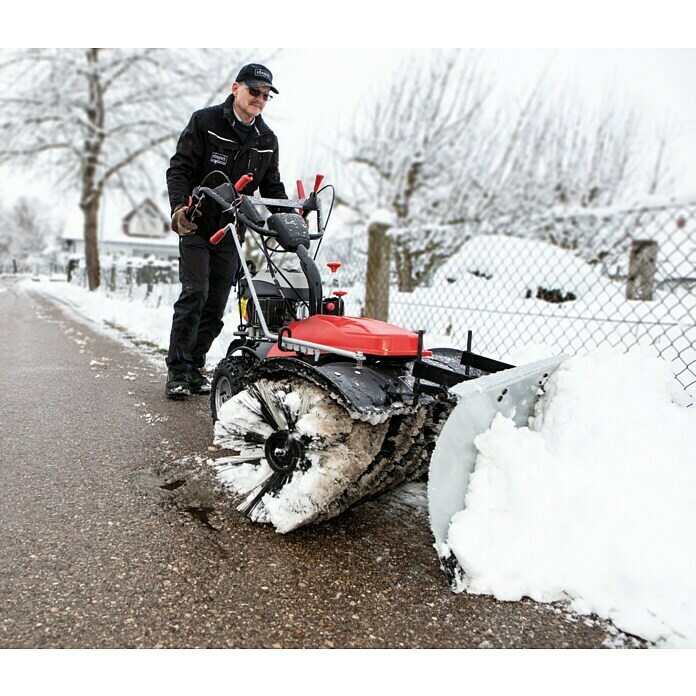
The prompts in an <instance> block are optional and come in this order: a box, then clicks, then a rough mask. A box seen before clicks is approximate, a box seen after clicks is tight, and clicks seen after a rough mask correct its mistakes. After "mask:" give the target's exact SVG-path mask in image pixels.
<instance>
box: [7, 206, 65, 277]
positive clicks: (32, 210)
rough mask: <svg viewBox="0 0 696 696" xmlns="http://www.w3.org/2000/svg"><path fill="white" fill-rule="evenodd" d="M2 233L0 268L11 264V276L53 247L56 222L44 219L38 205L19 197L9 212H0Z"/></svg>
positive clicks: (56, 233)
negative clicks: (0, 265) (24, 264)
mask: <svg viewBox="0 0 696 696" xmlns="http://www.w3.org/2000/svg"><path fill="white" fill-rule="evenodd" d="M0 219H1V220H2V225H3V232H2V235H0V264H2V265H3V266H5V265H7V264H8V263H11V264H12V266H13V268H14V269H15V272H16V270H17V268H18V267H19V265H20V264H21V263H22V262H24V263H26V262H27V261H28V260H29V259H30V258H31V257H35V258H38V257H39V256H42V255H43V254H44V253H45V251H46V249H47V247H51V246H55V238H56V237H57V236H58V231H57V229H58V228H57V225H56V221H55V220H53V219H47V218H46V215H45V213H44V212H43V210H42V205H41V202H40V201H38V200H36V199H31V198H26V197H22V198H19V199H17V201H16V202H15V203H14V205H13V206H12V207H11V208H9V209H5V208H3V209H0Z"/></svg>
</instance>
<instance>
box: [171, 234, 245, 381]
mask: <svg viewBox="0 0 696 696" xmlns="http://www.w3.org/2000/svg"><path fill="white" fill-rule="evenodd" d="M238 271H239V256H238V255H237V249H236V248H235V246H234V243H233V242H232V239H231V238H229V235H228V237H227V238H226V239H223V240H222V242H220V244H218V245H217V246H216V245H213V244H211V243H210V242H209V241H208V240H207V239H204V238H203V237H199V236H198V235H196V234H192V235H189V236H186V237H180V239H179V278H180V280H181V294H180V295H179V299H178V300H177V301H176V302H175V303H174V318H173V320H172V333H171V337H170V340H169V353H168V355H167V361H166V362H167V367H168V368H169V369H172V370H183V371H189V370H191V369H192V368H194V367H198V368H201V367H203V366H204V365H205V357H206V355H207V353H208V350H210V346H211V345H212V344H213V341H214V340H215V338H216V337H217V336H218V335H219V334H220V331H222V327H223V322H222V315H223V312H224V311H225V306H226V305H227V298H228V297H229V295H230V290H231V289H232V286H233V285H234V282H235V277H236V275H237V273H238Z"/></svg>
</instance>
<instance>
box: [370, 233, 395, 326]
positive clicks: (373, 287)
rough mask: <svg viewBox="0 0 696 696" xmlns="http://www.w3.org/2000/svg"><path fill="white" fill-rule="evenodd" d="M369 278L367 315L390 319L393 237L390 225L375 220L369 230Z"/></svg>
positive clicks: (383, 319) (385, 319)
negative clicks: (390, 275) (390, 276)
mask: <svg viewBox="0 0 696 696" xmlns="http://www.w3.org/2000/svg"><path fill="white" fill-rule="evenodd" d="M367 235H368V246H367V280H366V282H365V316H366V317H370V318H371V319H379V320H380V321H387V320H388V319H389V271H390V268H391V238H390V237H389V227H388V226H387V225H383V224H381V223H377V222H373V223H372V224H371V225H370V227H369V228H368V230H367Z"/></svg>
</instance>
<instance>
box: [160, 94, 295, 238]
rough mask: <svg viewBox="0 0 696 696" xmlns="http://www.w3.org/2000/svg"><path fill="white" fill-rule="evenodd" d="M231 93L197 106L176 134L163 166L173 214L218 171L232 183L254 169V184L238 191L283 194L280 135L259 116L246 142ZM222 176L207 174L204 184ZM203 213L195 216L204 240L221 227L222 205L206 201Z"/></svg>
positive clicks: (272, 195)
mask: <svg viewBox="0 0 696 696" xmlns="http://www.w3.org/2000/svg"><path fill="white" fill-rule="evenodd" d="M233 102H234V97H233V96H232V95H231V94H230V95H229V97H227V99H226V100H225V102H224V103H223V104H218V105H217V106H210V107H208V108H206V109H201V110H200V111H196V112H195V113H194V114H193V116H191V120H190V121H189V122H188V125H187V126H186V128H184V130H183V131H182V133H181V135H180V136H179V142H178V143H177V145H176V153H175V154H174V156H173V157H172V159H171V161H170V163H169V169H167V190H168V192H169V203H170V204H171V208H172V214H174V211H175V210H177V208H180V207H181V206H182V205H186V204H187V203H188V197H189V196H190V195H191V192H192V191H193V189H194V188H195V187H196V186H199V185H200V184H201V182H202V181H203V179H204V178H205V176H206V175H207V174H209V173H210V172H213V171H216V170H218V171H222V172H224V173H225V174H226V175H227V176H228V177H229V179H230V181H231V182H232V183H233V184H234V183H236V182H237V181H238V180H239V178H240V177H241V176H242V175H243V174H253V175H254V180H253V181H252V183H250V184H247V186H246V187H245V188H244V189H243V190H242V193H244V194H246V195H253V194H254V192H255V191H256V190H257V189H260V191H261V195H262V196H263V197H265V198H283V199H286V198H287V194H286V193H285V186H284V185H283V182H282V181H281V180H280V172H279V171H278V138H276V136H275V133H273V131H272V130H271V129H270V128H269V127H268V126H267V125H266V123H265V122H264V120H263V119H262V118H261V116H257V117H256V119H255V121H254V125H253V130H252V132H251V135H249V136H248V137H247V138H246V140H245V141H244V144H242V143H241V138H240V136H239V135H238V133H237V131H236V130H235V129H234V123H235V117H234V113H233V111H232V104H233ZM224 182H225V179H224V178H223V177H222V176H220V175H219V174H214V175H212V176H210V177H209V178H208V179H207V180H206V183H205V185H206V186H210V187H211V188H215V187H216V186H219V185H220V184H223V183H224ZM201 212H202V213H203V216H202V217H200V218H197V219H196V224H197V225H198V231H197V234H199V235H200V236H202V237H205V238H206V239H209V238H210V236H211V235H213V234H214V233H215V232H217V231H218V229H219V228H220V212H221V211H220V208H219V206H218V205H217V204H216V203H213V202H212V201H209V200H206V201H204V202H203V205H202V206H201Z"/></svg>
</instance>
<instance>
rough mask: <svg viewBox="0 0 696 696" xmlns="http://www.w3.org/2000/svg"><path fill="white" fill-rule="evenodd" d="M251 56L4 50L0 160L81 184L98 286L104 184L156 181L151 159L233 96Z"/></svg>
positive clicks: (71, 186) (68, 184) (67, 184)
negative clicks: (198, 114)
mask: <svg viewBox="0 0 696 696" xmlns="http://www.w3.org/2000/svg"><path fill="white" fill-rule="evenodd" d="M249 55H250V52H249V51H248V49H245V53H242V52H241V51H237V52H234V51H232V52H231V51H229V50H228V51H210V50H187V51H183V50H171V49H99V48H87V49H24V50H19V51H16V52H12V53H9V52H5V59H4V60H3V61H2V62H0V77H1V78H2V81H3V96H2V97H0V133H2V144H1V145H0V163H8V162H14V163H20V164H24V165H29V166H31V167H34V168H37V169H39V168H40V171H41V172H42V174H43V175H45V176H46V177H47V178H50V179H53V180H54V181H56V182H58V183H59V184H60V185H61V188H62V190H77V191H79V202H80V208H81V210H82V213H83V216H84V239H85V255H86V267H87V276H88V282H89V288H90V290H94V289H95V288H97V287H98V286H99V253H98V246H97V232H98V220H99V209H100V205H101V201H102V196H103V194H104V191H105V190H106V189H107V187H110V186H121V187H122V186H124V185H125V184H124V182H127V185H133V186H136V185H139V184H140V183H144V182H148V181H149V174H148V159H149V158H150V157H153V156H158V155H159V156H161V157H168V156H170V155H171V154H172V153H171V149H172V144H173V142H174V140H175V138H176V137H177V136H178V134H179V133H180V131H181V129H182V127H183V125H184V124H185V122H186V119H187V118H188V117H189V116H190V114H191V112H192V111H193V110H194V109H196V108H201V107H202V106H205V105H206V104H209V103H212V102H213V101H214V100H217V99H219V98H220V97H221V96H222V95H224V90H225V89H229V87H230V85H231V84H232V81H233V80H234V74H235V71H236V70H237V69H238V68H239V67H240V65H241V64H242V63H243V62H245V61H246V60H247V59H248V58H249ZM165 146H166V147H165Z"/></svg>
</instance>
